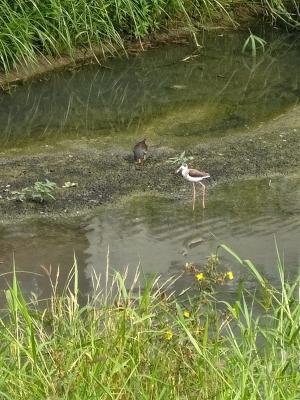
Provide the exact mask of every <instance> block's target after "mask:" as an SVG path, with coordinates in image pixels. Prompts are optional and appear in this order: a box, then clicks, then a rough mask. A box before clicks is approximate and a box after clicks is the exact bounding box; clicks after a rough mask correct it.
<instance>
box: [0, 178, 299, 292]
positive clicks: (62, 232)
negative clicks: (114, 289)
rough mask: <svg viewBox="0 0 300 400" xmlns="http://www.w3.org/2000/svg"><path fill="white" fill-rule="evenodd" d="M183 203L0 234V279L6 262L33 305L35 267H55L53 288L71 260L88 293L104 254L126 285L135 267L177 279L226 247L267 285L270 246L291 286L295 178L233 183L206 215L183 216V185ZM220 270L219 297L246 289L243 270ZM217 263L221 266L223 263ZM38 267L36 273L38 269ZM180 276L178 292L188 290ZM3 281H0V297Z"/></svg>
mask: <svg viewBox="0 0 300 400" xmlns="http://www.w3.org/2000/svg"><path fill="white" fill-rule="evenodd" d="M182 190H183V191H184V193H186V201H184V202H180V201H178V200H168V199H164V198H162V197H157V196H152V195H149V196H148V195H145V196H142V197H141V196H134V197H132V198H128V199H127V200H125V201H123V202H122V204H119V205H117V206H116V207H109V206H107V207H103V208H102V209H99V210H98V211H97V212H96V213H95V215H94V216H92V217H90V218H87V219H84V220H81V222H78V221H77V222H76V223H75V222H73V223H69V224H67V223H65V222H64V223H54V222H50V221H49V220H47V219H45V220H43V219H42V220H40V221H35V222H32V221H28V222H27V223H23V224H22V225H11V226H6V227H2V228H1V231H0V248H1V258H2V262H3V263H2V264H1V273H2V274H3V273H9V272H10V271H11V262H12V254H13V253H14V257H15V262H16V265H17V267H18V269H19V270H20V269H21V270H23V271H28V272H30V274H29V273H24V272H22V273H20V274H19V278H20V280H21V283H22V287H23V288H24V289H25V290H26V292H27V293H28V294H29V293H30V292H35V293H37V294H38V295H39V296H40V297H41V298H43V297H45V296H47V295H49V293H50V286H49V283H48V279H47V278H46V276H45V273H44V270H43V267H45V268H47V269H48V270H49V269H50V268H51V267H50V266H52V277H54V276H55V273H56V271H57V266H58V265H59V266H60V282H61V283H63V282H64V281H65V280H66V278H67V275H68V272H69V267H70V265H72V264H73V252H74V251H76V257H77V259H78V264H79V266H80V268H79V274H80V279H79V282H80V287H81V290H82V292H83V293H85V294H87V293H89V291H90V289H91V286H92V275H93V271H96V273H97V274H100V273H101V274H102V275H105V270H106V261H107V251H108V248H109V259H110V268H111V269H112V270H113V269H115V270H120V271H124V269H125V268H126V267H128V271H129V281H128V282H130V281H131V279H132V278H133V276H134V274H135V271H136V268H137V266H138V265H139V264H141V266H142V268H143V271H144V272H145V273H146V274H152V273H158V274H162V275H164V276H169V275H171V274H179V273H180V272H181V271H183V270H184V265H185V263H186V262H196V263H199V264H202V263H205V259H206V257H207V256H208V255H209V254H211V253H213V252H215V250H216V246H217V244H218V243H219V242H222V243H226V244H227V245H228V246H231V247H232V248H233V249H234V250H236V251H237V252H238V254H239V255H240V256H241V257H242V258H250V259H251V260H252V261H253V262H254V263H255V264H256V266H257V267H258V268H259V270H260V271H261V272H262V273H263V274H264V275H265V276H266V277H267V278H268V279H270V280H271V281H272V282H273V283H274V284H276V283H277V282H278V275H277V270H276V264H277V256H276V247H275V238H276V240H277V242H278V247H279V252H280V254H281V256H282V257H283V260H284V263H285V266H286V270H287V275H288V276H289V278H290V279H292V278H293V277H294V276H295V275H296V274H297V272H298V270H299V265H300V249H299V238H300V176H299V175H298V176H294V175H293V176H285V177H282V176H280V177H276V178H273V179H272V181H271V183H270V182H269V179H261V180H246V181H238V182H235V183H232V184H228V185H218V186H214V187H211V188H210V189H209V193H208V198H207V209H205V210H203V209H201V207H200V200H198V203H197V209H196V211H195V212H194V213H193V212H192V209H191V188H190V186H189V185H188V184H183V188H182ZM225 261H226V265H227V267H228V268H230V269H231V270H233V271H234V273H235V275H236V278H237V279H236V280H235V281H233V282H230V283H229V284H228V286H226V287H225V289H227V290H229V291H234V290H235V289H236V285H237V280H238V279H239V278H243V279H246V282H247V286H248V287H249V288H251V287H252V285H253V284H254V283H253V282H252V279H251V277H250V275H249V274H248V273H247V271H246V270H243V269H241V267H240V266H239V265H237V264H236V263H234V262H233V261H232V259H230V258H229V257H228V256H226V257H225ZM223 262H224V260H223ZM42 266H43V267H42ZM193 279H194V278H193V276H191V275H188V274H185V275H184V276H183V277H182V278H181V279H180V281H179V282H178V289H182V288H185V287H186V286H189V285H191V284H192V283H193ZM7 280H9V275H8V276H4V277H2V279H1V281H0V288H1V289H4V288H5V286H6V282H7Z"/></svg>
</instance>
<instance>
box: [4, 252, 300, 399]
mask: <svg viewBox="0 0 300 400" xmlns="http://www.w3.org/2000/svg"><path fill="white" fill-rule="evenodd" d="M221 251H223V252H226V253H227V255H230V256H232V257H233V260H235V261H237V262H238V263H240V264H241V266H242V267H243V268H247V269H248V270H249V272H250V273H251V274H252V275H253V277H254V278H255V279H256V281H257V291H256V292H254V293H249V292H247V291H246V290H241V291H239V292H238V294H237V297H236V299H234V300H233V301H232V302H231V303H230V302H226V301H222V300H217V299H216V298H214V297H213V296H212V295H211V294H209V293H205V292H203V290H202V289H200V288H199V289H198V291H195V292H193V294H192V296H191V295H190V296H187V293H186V294H185V296H184V298H181V297H180V296H179V297H178V296H175V295H174V293H173V292H172V287H173V284H174V279H173V278H170V279H169V280H167V281H165V282H163V281H162V280H160V279H159V278H155V277H154V278H151V279H146V281H145V282H144V284H143V290H137V289H136V287H137V283H138V282H139V281H140V280H141V279H142V276H141V274H140V273H139V271H137V273H136V275H135V277H134V278H133V281H132V283H131V284H129V283H128V281H127V279H126V273H125V275H121V274H120V273H113V274H110V273H109V268H108V266H107V276H106V277H105V285H104V286H102V284H101V283H100V278H99V277H97V276H96V275H94V276H93V284H94V289H95V293H94V296H92V297H91V298H90V299H89V300H87V302H86V304H85V305H80V301H79V297H80V291H79V286H80V285H79V280H78V266H77V262H76V259H74V265H73V268H72V270H71V272H70V275H69V277H68V281H67V283H66V287H65V289H64V290H63V292H62V293H61V294H60V293H59V292H58V289H57V287H58V276H59V272H58V273H57V276H56V278H55V279H54V281H52V280H51V285H52V296H51V298H50V299H48V301H47V303H46V304H45V303H40V302H38V301H37V300H36V299H35V300H34V301H32V302H31V303H28V301H27V300H26V299H25V297H24V295H23V293H22V290H21V288H20V286H19V284H18V281H17V272H16V269H15V267H13V279H12V284H11V287H10V288H9V289H8V290H6V292H5V294H6V299H7V308H6V311H5V312H4V313H2V315H1V318H0V336H1V345H0V346H1V360H0V394H1V398H3V399H23V398H34V399H45V398H47V399H70V398H72V399H150V398H153V399H154V398H155V399H183V398H186V399H193V398H194V399H196V398H197V399H206V398H217V399H220V400H225V399H226V400H227V399H233V398H236V399H253V400H254V399H255V400H256V399H264V400H265V399H266V400H271V399H272V400H274V399H288V400H292V399H294V400H296V399H298V398H299V387H300V374H299V348H300V335H299V330H300V325H299V323H300V322H299V321H300V302H299V293H300V292H299V288H300V286H299V283H300V278H298V279H296V280H295V281H294V282H293V283H289V282H288V281H287V280H286V278H285V274H284V266H283V265H282V263H281V260H280V258H279V257H278V266H277V268H278V272H279V276H280V287H278V288H275V287H272V286H271V285H270V284H268V285H267V284H266V282H267V281H266V280H265V279H264V278H263V277H262V275H261V273H260V272H259V271H258V269H257V268H256V267H255V266H254V265H253V264H252V263H251V262H250V261H247V260H242V259H241V258H240V257H239V256H238V255H237V254H236V253H234V252H233V251H232V250H231V249H230V248H228V247H227V246H225V245H221V246H220V248H219V249H218V252H219V253H220V252H221ZM108 264H109V255H108ZM216 267H217V266H216ZM214 268H215V267H214ZM49 276H50V273H49ZM260 288H262V289H263V290H264V293H265V295H266V294H267V295H268V296H269V301H268V304H267V305H266V304H265V303H264V302H262V298H261V292H260Z"/></svg>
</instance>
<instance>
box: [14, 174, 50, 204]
mask: <svg viewBox="0 0 300 400" xmlns="http://www.w3.org/2000/svg"><path fill="white" fill-rule="evenodd" d="M56 188H57V185H56V183H55V182H51V181H49V180H48V179H46V181H45V182H40V181H38V182H35V183H34V185H33V186H28V187H25V188H23V189H22V190H20V191H13V192H11V194H12V195H13V197H12V199H13V200H17V201H25V200H27V201H36V202H38V203H43V202H44V201H45V200H46V199H47V198H51V199H53V200H55V197H54V196H53V195H52V194H51V192H52V191H53V190H54V189H56Z"/></svg>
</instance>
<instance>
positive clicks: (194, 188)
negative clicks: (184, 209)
mask: <svg viewBox="0 0 300 400" xmlns="http://www.w3.org/2000/svg"><path fill="white" fill-rule="evenodd" d="M195 199H196V187H195V184H194V182H193V211H194V210H195Z"/></svg>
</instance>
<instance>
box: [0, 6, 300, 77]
mask: <svg viewBox="0 0 300 400" xmlns="http://www.w3.org/2000/svg"><path fill="white" fill-rule="evenodd" d="M255 6H257V7H258V8H259V9H260V10H262V11H263V13H264V14H265V15H266V17H267V18H268V19H269V20H271V21H272V23H274V24H275V23H277V22H279V23H283V24H285V25H286V26H289V27H297V28H298V27H299V15H300V12H299V5H298V2H297V1H296V0H260V1H259V0H258V1H256V2H254V3H253V1H242V0H234V1H232V0H202V1H200V0H155V1H148V0H102V1H99V0H76V1H73V0H43V1H37V0H28V1H24V0H14V1H11V0H0V68H1V69H2V70H3V71H6V72H7V71H9V70H11V69H12V68H14V67H17V66H18V65H19V64H21V63H22V64H28V63H33V62H36V60H37V57H38V56H39V55H46V56H48V55H51V56H61V55H66V54H67V55H71V56H72V55H73V54H74V52H75V51H76V49H88V50H90V51H91V52H92V53H93V52H94V53H95V48H97V49H99V48H100V49H101V48H102V50H103V52H104V53H107V52H109V51H113V49H123V50H124V49H125V45H124V40H126V39H128V38H134V39H139V41H140V43H141V46H142V39H143V38H144V37H145V36H146V35H148V34H149V33H151V32H153V31H157V30H160V29H165V28H168V27H170V26H172V25H173V26H178V24H179V25H180V26H182V27H186V28H188V29H189V30H190V32H191V34H192V36H193V37H194V39H195V41H196V42H197V37H196V31H197V28H198V27H200V26H203V25H205V24H206V23H207V21H208V20H211V19H214V20H218V21H219V22H221V24H222V23H223V24H224V22H225V20H226V21H227V22H228V21H229V22H230V23H231V24H232V26H237V25H238V22H237V21H235V15H236V14H235V10H237V9H239V7H243V8H247V7H249V8H251V7H252V8H253V7H255ZM95 57H96V58H97V56H96V54H95Z"/></svg>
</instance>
